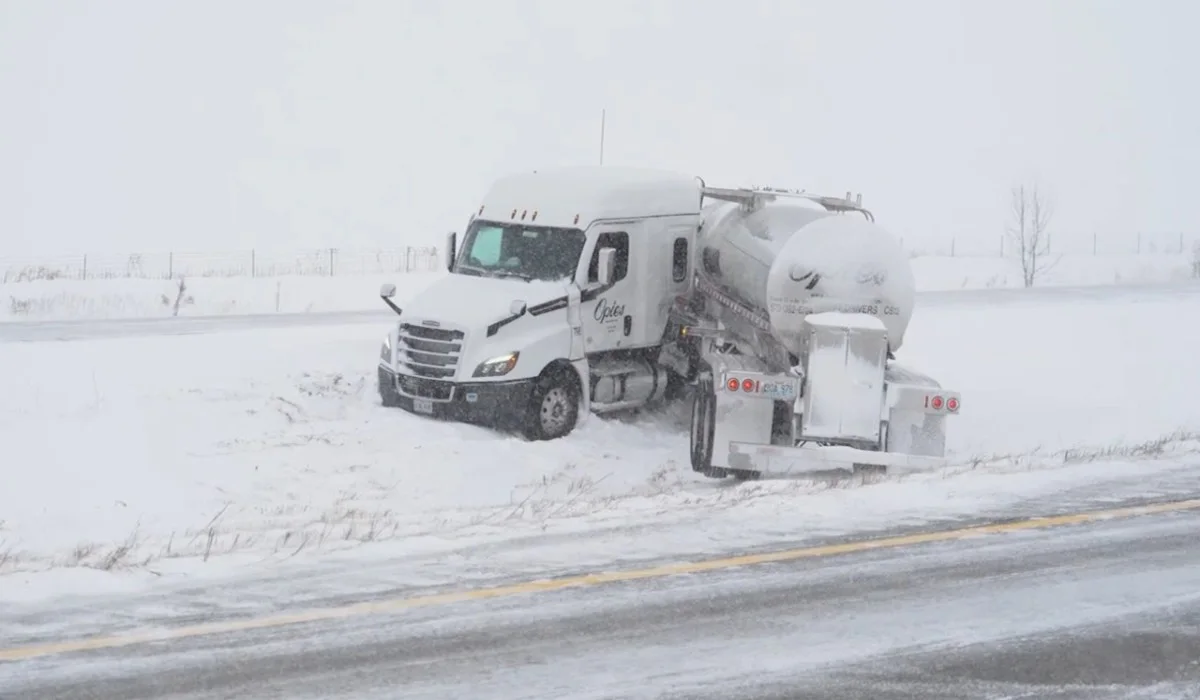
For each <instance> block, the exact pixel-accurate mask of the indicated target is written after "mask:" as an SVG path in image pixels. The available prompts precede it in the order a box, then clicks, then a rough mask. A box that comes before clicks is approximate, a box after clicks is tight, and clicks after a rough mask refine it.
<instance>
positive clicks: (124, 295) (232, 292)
mask: <svg viewBox="0 0 1200 700" xmlns="http://www.w3.org/2000/svg"><path fill="white" fill-rule="evenodd" d="M1054 260H1055V264H1054V265H1053V267H1051V268H1050V269H1048V270H1046V271H1045V272H1044V273H1043V274H1042V275H1041V276H1040V277H1039V280H1038V285H1039V286H1052V285H1137V284H1161V283H1174V282H1184V283H1186V282H1188V281H1189V280H1190V279H1191V274H1192V268H1191V264H1192V263H1191V258H1190V255H1179V254H1155V255H1100V256H1092V255H1064V256H1062V257H1061V258H1055V259H1054ZM912 264H913V270H914V273H915V275H916V279H917V286H918V289H921V290H924V291H943V290H956V289H993V288H1012V287H1020V286H1021V284H1022V275H1021V270H1020V265H1019V263H1018V262H1017V261H1016V260H1013V259H1005V258H1000V257H974V258H973V257H917V258H913V260H912ZM438 274H440V273H420V272H414V273H398V274H395V275H345V276H335V277H320V276H308V275H294V276H282V277H188V278H186V279H185V280H184V289H183V290H182V291H181V290H180V287H179V281H178V280H174V281H173V280H161V279H159V280H153V279H99V280H70V279H61V278H60V279H54V280H34V281H29V282H10V283H8V284H0V321H37V320H63V319H76V318H131V317H155V316H173V315H178V316H207V315H229V314H264V313H310V312H328V311H360V310H374V309H380V308H383V307H382V306H381V304H380V302H379V297H378V292H379V287H380V285H381V284H383V283H385V282H391V283H394V284H396V285H397V287H398V293H399V294H400V295H401V296H404V295H406V294H409V293H412V292H413V291H415V290H417V289H420V288H422V287H424V286H425V285H427V284H429V283H430V282H431V281H433V280H434V279H436V277H437V275H438ZM1197 283H1198V284H1200V280H1198V281H1197Z"/></svg>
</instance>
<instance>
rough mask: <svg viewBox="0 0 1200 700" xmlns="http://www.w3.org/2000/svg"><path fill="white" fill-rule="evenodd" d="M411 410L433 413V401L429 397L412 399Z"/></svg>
mask: <svg viewBox="0 0 1200 700" xmlns="http://www.w3.org/2000/svg"><path fill="white" fill-rule="evenodd" d="M413 410H414V411H416V412H417V413H433V401H432V400H431V399H413Z"/></svg>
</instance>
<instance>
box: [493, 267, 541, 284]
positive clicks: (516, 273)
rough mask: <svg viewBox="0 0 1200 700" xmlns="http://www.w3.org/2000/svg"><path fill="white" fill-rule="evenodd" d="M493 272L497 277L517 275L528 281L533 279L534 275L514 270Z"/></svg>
mask: <svg viewBox="0 0 1200 700" xmlns="http://www.w3.org/2000/svg"><path fill="white" fill-rule="evenodd" d="M492 274H494V275H496V276H497V277H516V278H518V279H523V280H525V281H526V282H532V281H533V276H532V275H526V274H524V273H521V272H513V271H512V270H492Z"/></svg>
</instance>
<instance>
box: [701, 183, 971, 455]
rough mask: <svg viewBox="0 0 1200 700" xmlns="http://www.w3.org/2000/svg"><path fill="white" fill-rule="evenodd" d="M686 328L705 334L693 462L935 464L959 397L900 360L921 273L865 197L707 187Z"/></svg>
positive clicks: (956, 410)
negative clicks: (915, 273) (867, 205)
mask: <svg viewBox="0 0 1200 700" xmlns="http://www.w3.org/2000/svg"><path fill="white" fill-rule="evenodd" d="M704 194H705V197H706V198H707V199H709V200H714V201H711V202H709V203H708V204H706V206H705V207H704V209H703V211H702V214H701V224H700V231H699V234H698V238H697V246H696V247H697V250H698V252H699V260H698V261H697V262H696V264H695V266H694V271H693V274H694V278H693V282H694V284H693V293H692V295H691V296H690V297H689V298H688V299H687V300H685V301H684V303H683V304H682V306H683V309H682V310H681V318H682V320H681V321H680V325H681V326H684V328H683V330H682V332H683V333H684V334H685V335H691V336H693V338H694V340H693V342H698V343H699V344H700V350H699V351H698V354H699V362H698V370H697V372H696V375H695V383H696V387H695V388H696V391H695V394H694V398H693V406H692V426H691V453H692V467H693V469H694V470H696V471H698V472H701V473H704V474H706V475H708V476H713V477H724V476H728V475H734V476H737V477H741V478H752V477H755V476H759V475H772V476H774V475H786V474H793V473H797V472H812V471H826V470H830V469H843V470H844V469H849V470H857V469H863V468H871V469H892V470H896V469H900V470H903V469H928V468H932V467H935V466H937V465H939V464H941V463H943V461H944V457H945V420H946V418H947V416H949V415H953V414H956V413H958V411H959V409H960V407H961V398H960V396H959V395H958V393H957V392H954V391H949V390H945V389H943V388H942V387H941V385H940V384H939V383H938V382H937V381H935V380H934V379H932V378H931V377H928V376H925V375H923V374H921V373H919V372H916V371H914V370H912V369H909V368H906V367H903V366H902V365H900V364H899V363H897V362H896V361H895V358H896V353H897V351H899V350H900V348H901V347H902V346H903V343H904V335H905V332H906V331H907V329H908V324H909V321H910V320H911V318H912V314H913V310H914V302H915V295H916V294H915V282H914V279H913V274H912V268H911V265H910V263H909V260H908V256H907V255H906V254H905V253H904V251H903V249H902V247H901V246H900V244H899V242H898V241H897V240H896V239H895V238H893V237H892V236H891V234H889V233H888V232H887V231H886V230H884V229H883V228H882V227H880V226H878V225H877V224H876V223H875V222H874V217H873V216H872V215H871V213H870V212H869V211H867V210H865V209H863V208H862V207H861V203H860V202H861V199H860V200H859V201H858V202H855V201H851V200H850V198H849V197H847V198H845V199H841V198H830V197H817V196H813V195H807V194H803V193H791V192H781V191H777V190H725V189H716V188H705V189H704Z"/></svg>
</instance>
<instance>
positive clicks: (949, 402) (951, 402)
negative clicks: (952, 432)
mask: <svg viewBox="0 0 1200 700" xmlns="http://www.w3.org/2000/svg"><path fill="white" fill-rule="evenodd" d="M946 410H947V411H957V410H958V399H956V398H954V397H953V396H951V397H950V398H948V399H946Z"/></svg>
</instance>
